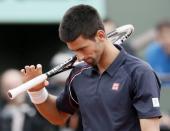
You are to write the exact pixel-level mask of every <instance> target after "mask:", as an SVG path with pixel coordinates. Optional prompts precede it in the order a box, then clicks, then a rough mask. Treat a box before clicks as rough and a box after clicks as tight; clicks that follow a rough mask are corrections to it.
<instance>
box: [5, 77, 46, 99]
mask: <svg viewBox="0 0 170 131" xmlns="http://www.w3.org/2000/svg"><path fill="white" fill-rule="evenodd" d="M46 79H47V75H46V74H42V75H39V76H37V77H35V78H33V79H32V80H30V81H28V82H26V83H24V84H22V85H20V86H18V87H16V88H14V89H11V90H9V91H8V96H9V98H10V99H14V98H15V97H16V96H18V95H19V94H21V93H23V92H25V91H27V90H29V89H31V88H32V87H34V86H36V85H38V84H40V83H42V82H44V81H45V80H46Z"/></svg>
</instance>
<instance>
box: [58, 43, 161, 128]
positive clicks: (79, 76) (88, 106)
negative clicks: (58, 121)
mask: <svg viewBox="0 0 170 131" xmlns="http://www.w3.org/2000/svg"><path fill="white" fill-rule="evenodd" d="M116 47H117V48H118V49H119V50H120V53H119V55H118V57H117V58H116V59H115V60H114V62H113V63H112V64H111V65H110V66H109V67H108V69H107V70H106V71H105V72H103V73H102V75H101V74H99V71H98V70H97V68H96V67H90V66H88V65H86V64H84V65H82V66H78V67H76V68H74V69H73V71H72V72H71V74H70V76H69V78H68V80H67V82H66V87H65V90H64V92H63V93H62V94H61V95H60V96H59V97H58V99H57V108H58V109H59V110H61V111H64V112H67V113H70V114H73V113H74V112H75V111H76V110H77V109H79V110H80V112H81V115H82V122H83V128H84V131H140V130H141V129H140V124H139V119H142V118H145V119H147V118H153V117H160V116H161V113H160V107H159V98H160V83H159V80H158V78H157V76H156V74H155V73H154V71H153V70H152V69H151V67H150V66H148V65H147V64H146V63H144V62H143V61H141V60H139V59H137V58H135V57H133V56H131V55H129V54H128V53H127V52H126V51H125V50H124V49H123V48H121V47H120V46H116Z"/></svg>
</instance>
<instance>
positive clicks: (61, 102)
mask: <svg viewBox="0 0 170 131" xmlns="http://www.w3.org/2000/svg"><path fill="white" fill-rule="evenodd" d="M71 77H72V73H71V75H70V76H69V77H68V79H67V81H66V85H65V89H64V90H63V92H62V93H61V94H60V95H59V97H58V98H57V100H56V106H57V108H58V110H60V111H63V112H66V113H69V114H73V113H74V112H76V111H77V109H78V104H77V103H76V102H75V100H77V98H76V95H75V92H74V89H73V87H72V86H71ZM73 97H74V100H73Z"/></svg>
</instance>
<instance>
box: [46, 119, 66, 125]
mask: <svg viewBox="0 0 170 131" xmlns="http://www.w3.org/2000/svg"><path fill="white" fill-rule="evenodd" d="M49 122H50V123H51V124H52V125H55V126H63V125H65V123H66V120H50V121H49Z"/></svg>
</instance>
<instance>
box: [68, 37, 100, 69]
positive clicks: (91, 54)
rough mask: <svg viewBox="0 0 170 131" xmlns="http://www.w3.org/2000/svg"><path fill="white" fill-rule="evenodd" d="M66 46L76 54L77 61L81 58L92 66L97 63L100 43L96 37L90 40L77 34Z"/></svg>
mask: <svg viewBox="0 0 170 131" xmlns="http://www.w3.org/2000/svg"><path fill="white" fill-rule="evenodd" d="M67 46H68V48H69V49H70V50H72V51H73V52H74V53H75V54H76V56H77V59H78V60H79V61H82V60H83V61H85V62H86V63H87V64H89V65H92V66H95V65H97V63H98V62H99V60H100V56H101V54H102V44H101V43H100V42H99V40H98V39H96V37H95V39H94V40H91V39H87V38H84V37H82V36H79V37H78V38H77V39H76V40H74V41H72V42H68V43H67Z"/></svg>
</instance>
